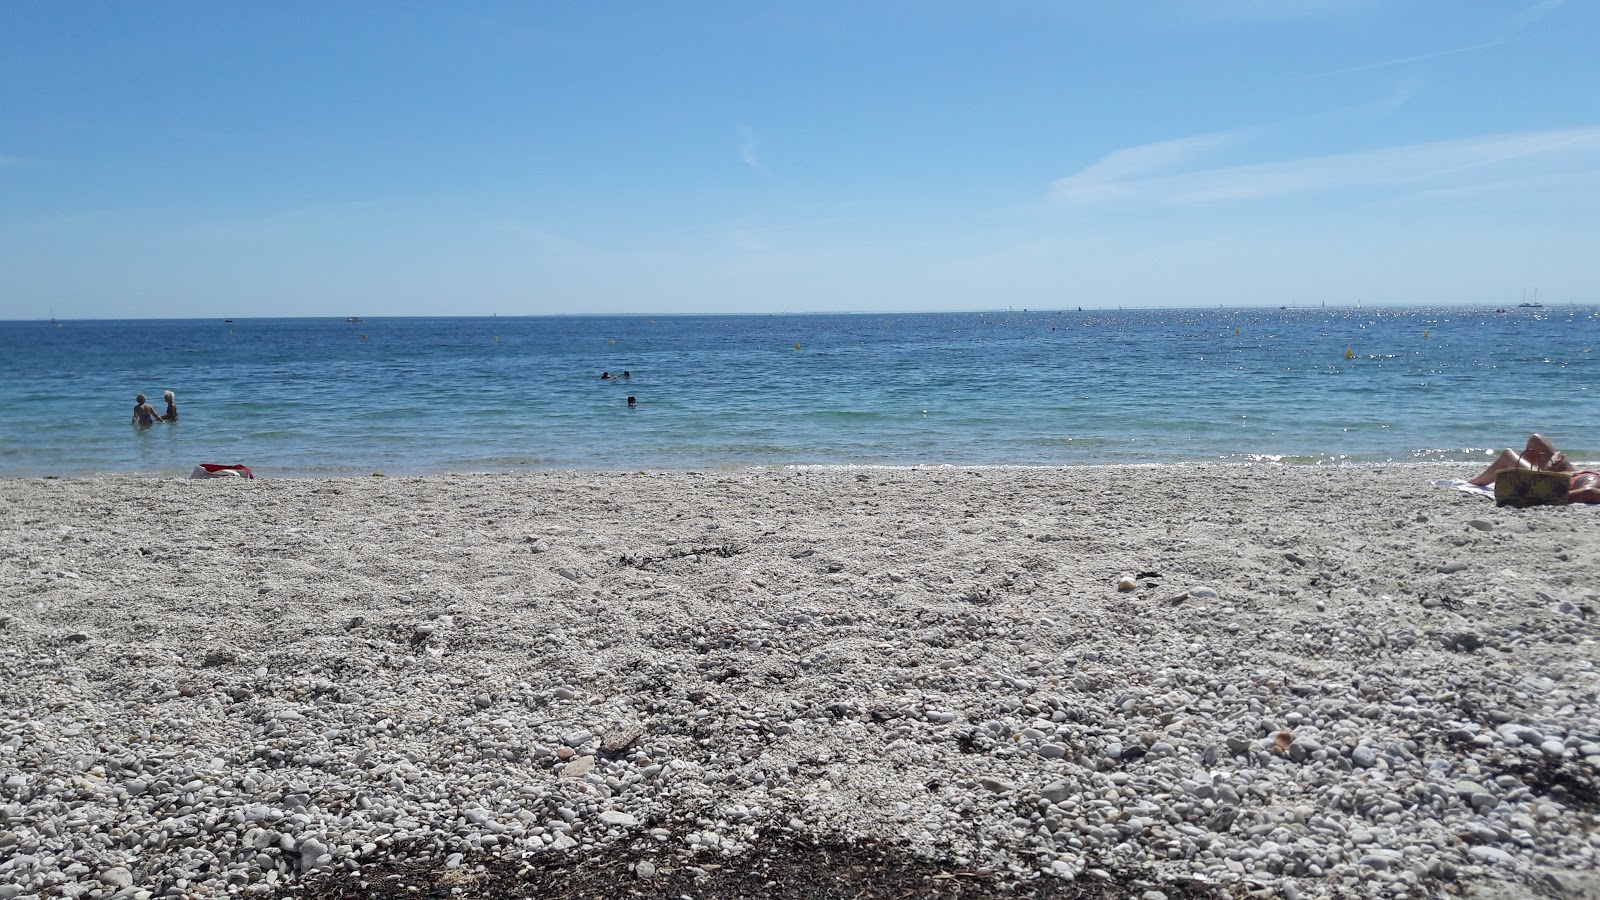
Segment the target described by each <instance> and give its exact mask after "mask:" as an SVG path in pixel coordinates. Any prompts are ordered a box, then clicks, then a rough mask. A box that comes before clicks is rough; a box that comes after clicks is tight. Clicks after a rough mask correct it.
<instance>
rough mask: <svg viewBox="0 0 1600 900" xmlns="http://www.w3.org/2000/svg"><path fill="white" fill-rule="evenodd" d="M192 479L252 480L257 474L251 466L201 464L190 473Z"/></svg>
mask: <svg viewBox="0 0 1600 900" xmlns="http://www.w3.org/2000/svg"><path fill="white" fill-rule="evenodd" d="M189 477H190V478H250V479H254V478H255V477H256V476H255V473H254V472H251V471H250V467H249V466H225V465H219V464H217V463H201V464H200V465H198V466H195V467H194V471H193V472H190V473H189Z"/></svg>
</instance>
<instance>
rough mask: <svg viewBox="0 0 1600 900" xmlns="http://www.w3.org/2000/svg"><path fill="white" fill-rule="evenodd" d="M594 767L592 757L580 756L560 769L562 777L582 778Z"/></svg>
mask: <svg viewBox="0 0 1600 900" xmlns="http://www.w3.org/2000/svg"><path fill="white" fill-rule="evenodd" d="M593 769H594V757H592V756H580V757H578V758H577V759H575V760H573V761H572V762H569V763H567V767H566V768H565V769H562V770H561V777H562V778H582V777H583V776H585V775H587V774H589V772H590V771H591V770H593Z"/></svg>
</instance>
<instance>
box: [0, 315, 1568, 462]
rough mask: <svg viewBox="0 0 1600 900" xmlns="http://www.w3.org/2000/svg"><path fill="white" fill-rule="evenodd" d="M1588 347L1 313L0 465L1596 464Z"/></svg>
mask: <svg viewBox="0 0 1600 900" xmlns="http://www.w3.org/2000/svg"><path fill="white" fill-rule="evenodd" d="M1597 346H1600V308H1596V307H1594V306H1577V305H1551V306H1547V307H1532V308H1527V307H1517V306H1513V307H1509V308H1504V309H1496V308H1461V307H1451V308H1433V309H1430V308H1408V309H1400V308H1368V309H1361V308H1332V307H1328V308H1323V307H1316V308H1247V309H1193V308H1188V309H1184V308H1175V309H1137V310H1132V309H1130V310H1120V309H1119V310H1100V309H1097V310H1079V309H1076V308H1073V309H1063V310H1009V309H1008V310H998V311H988V312H962V313H922V314H808V315H725V316H724V315H718V316H689V315H660V316H648V315H628V316H533V317H510V316H491V317H478V318H462V317H441V318H378V317H366V318H362V319H354V320H347V319H345V318H261V319H245V318H241V319H233V320H228V319H223V318H214V319H172V320H128V321H83V320H71V321H59V322H57V321H11V322H0V383H3V384H4V385H5V388H4V389H3V391H0V476H7V477H37V476H93V475H105V474H139V475H158V476H173V475H184V474H187V473H189V472H190V471H191V470H192V469H193V467H194V466H195V465H196V464H198V463H224V464H244V465H247V466H249V467H250V468H251V469H252V470H253V471H254V472H255V473H256V475H257V476H258V477H305V476H370V475H371V474H373V473H377V472H381V473H384V474H386V475H419V474H435V473H459V472H509V471H527V470H543V469H562V470H565V469H575V470H614V471H616V470H620V471H639V470H647V471H659V470H691V471H702V470H707V471H710V470H728V469H737V468H742V467H751V466H778V467H783V466H814V465H820V466H880V465H951V466H976V465H1098V464H1130V463H1131V464H1144V463H1149V464H1162V463H1180V462H1193V461H1223V462H1227V461H1235V462H1239V461H1266V462H1275V463H1282V464H1285V465H1340V464H1365V463H1412V462H1443V461H1472V462H1481V461H1483V460H1485V459H1486V458H1487V457H1488V456H1489V455H1490V454H1492V453H1493V452H1495V451H1497V450H1498V448H1501V447H1505V446H1508V445H1513V444H1514V445H1516V446H1519V447H1520V446H1521V443H1522V441H1523V439H1524V438H1525V437H1526V435H1527V434H1528V433H1529V432H1530V431H1539V432H1542V433H1543V434H1545V435H1546V436H1547V437H1550V438H1551V439H1552V440H1553V441H1555V443H1556V444H1557V445H1558V446H1560V447H1562V448H1564V449H1566V450H1567V451H1568V452H1569V455H1571V456H1572V457H1573V458H1575V459H1589V460H1594V459H1600V359H1597V358H1596V357H1597V355H1600V354H1597V352H1596V349H1597ZM606 372H609V373H611V374H612V375H613V376H616V377H613V378H609V379H607V378H603V377H602V373H606ZM624 373H626V376H627V377H622V376H623V375H624ZM164 390H171V391H174V392H175V394H176V397H177V401H178V407H179V410H180V416H179V420H178V421H177V422H176V423H172V424H167V423H161V424H158V425H156V426H154V427H149V428H139V427H137V426H135V425H133V424H130V419H131V418H132V412H133V406H134V395H135V394H136V393H141V392H142V393H144V394H146V395H148V396H149V398H150V401H151V403H152V404H153V405H154V406H155V407H156V408H157V410H158V411H159V410H162V409H164V404H163V403H162V401H161V393H162V391H164ZM630 396H631V397H633V398H635V399H634V403H635V405H633V406H630V405H629V404H628V398H629V397H630Z"/></svg>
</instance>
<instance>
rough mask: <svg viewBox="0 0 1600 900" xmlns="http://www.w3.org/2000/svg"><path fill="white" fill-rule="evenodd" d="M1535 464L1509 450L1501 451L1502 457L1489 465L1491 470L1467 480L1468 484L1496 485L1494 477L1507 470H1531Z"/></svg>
mask: <svg viewBox="0 0 1600 900" xmlns="http://www.w3.org/2000/svg"><path fill="white" fill-rule="evenodd" d="M1531 468H1533V464H1532V463H1529V462H1528V461H1527V460H1526V459H1523V457H1522V454H1520V453H1518V452H1517V451H1515V450H1512V449H1510V448H1507V449H1505V450H1501V451H1500V455H1499V456H1496V457H1495V458H1494V462H1492V463H1489V468H1487V469H1484V470H1483V471H1482V472H1479V473H1478V474H1476V475H1474V476H1472V477H1471V478H1468V479H1467V484H1476V485H1479V486H1480V487H1481V486H1486V485H1491V484H1494V477H1495V476H1496V475H1498V474H1500V473H1501V472H1503V471H1505V470H1506V469H1531Z"/></svg>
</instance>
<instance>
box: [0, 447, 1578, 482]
mask: <svg viewBox="0 0 1600 900" xmlns="http://www.w3.org/2000/svg"><path fill="white" fill-rule="evenodd" d="M1493 459H1494V457H1493V456H1492V455H1488V454H1486V455H1485V456H1484V457H1483V460H1482V461H1481V462H1480V461H1466V460H1455V461H1450V460H1446V461H1413V460H1387V461H1363V460H1350V461H1340V462H1307V463H1300V462H1282V461H1279V460H1270V459H1263V460H1178V461H1171V462H1110V463H784V464H769V463H755V464H749V465H746V464H729V465H728V466H726V467H717V466H701V467H692V468H681V469H676V468H674V469H662V468H649V467H645V468H630V469H623V468H609V469H576V468H549V469H504V470H496V471H478V470H472V471H466V470H463V471H450V472H426V473H420V474H389V473H387V472H382V471H375V472H370V473H366V474H346V475H327V474H313V475H301V474H272V475H260V474H258V475H256V477H255V478H254V479H251V480H256V481H341V482H347V481H362V480H370V479H373V478H385V479H400V480H410V481H434V480H447V479H463V478H464V479H479V478H540V477H548V476H558V477H585V476H596V477H612V476H629V477H637V476H641V475H650V476H661V477H668V478H671V477H679V476H704V475H760V474H768V475H783V474H785V473H795V472H817V473H828V472H837V473H846V474H847V473H854V472H865V473H874V472H876V473H883V474H894V473H917V472H924V473H930V474H937V473H948V472H952V471H977V472H1001V473H1005V472H1016V473H1029V472H1037V473H1049V472H1093V471H1100V470H1119V469H1128V470H1141V471H1144V470H1155V471H1167V470H1173V471H1197V472H1205V471H1209V470H1214V469H1215V470H1223V471H1228V470H1246V469H1249V470H1254V469H1262V470H1278V471H1299V470H1309V471H1360V470H1366V469H1371V470H1376V471H1388V470H1419V471H1423V470H1425V471H1427V472H1429V473H1432V474H1433V475H1434V476H1435V477H1436V478H1441V479H1442V478H1464V477H1466V476H1467V475H1470V474H1475V473H1476V472H1478V471H1481V470H1482V469H1483V467H1484V466H1486V465H1488V464H1489V462H1491V461H1493ZM1571 462H1572V464H1573V465H1574V466H1576V467H1577V468H1578V469H1580V470H1584V469H1594V468H1600V460H1571ZM254 468H255V467H253V466H252V469H254ZM1457 470H1459V471H1457ZM114 480H129V481H174V480H176V481H189V480H191V479H190V478H189V477H188V474H187V473H176V472H175V473H172V474H152V473H148V472H95V473H87V474H67V475H56V474H49V475H0V483H4V482H27V481H114ZM200 480H205V479H200Z"/></svg>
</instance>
